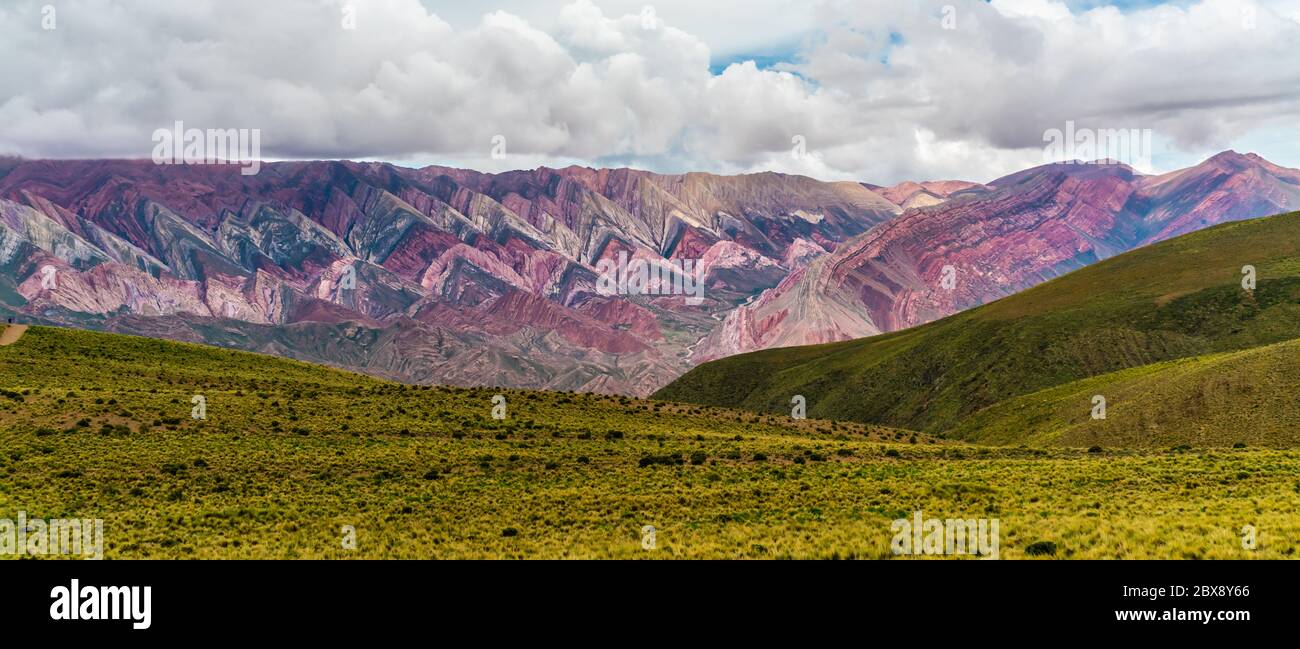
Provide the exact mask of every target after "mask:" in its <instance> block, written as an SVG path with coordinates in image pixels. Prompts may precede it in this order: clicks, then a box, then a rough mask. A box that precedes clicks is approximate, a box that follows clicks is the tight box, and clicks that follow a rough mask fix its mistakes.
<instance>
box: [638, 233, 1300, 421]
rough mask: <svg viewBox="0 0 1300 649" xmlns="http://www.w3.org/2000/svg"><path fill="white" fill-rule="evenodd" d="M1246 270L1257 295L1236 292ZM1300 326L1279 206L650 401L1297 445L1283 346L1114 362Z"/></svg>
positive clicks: (714, 371)
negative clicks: (794, 407) (1103, 398)
mask: <svg viewBox="0 0 1300 649" xmlns="http://www.w3.org/2000/svg"><path fill="white" fill-rule="evenodd" d="M1247 265H1249V266H1253V267H1254V269H1255V273H1256V286H1255V289H1254V290H1246V289H1244V288H1243V286H1242V279H1243V274H1242V269H1243V267H1244V266H1247ZM1298 337H1300V218H1297V215H1296V214H1287V215H1281V216H1275V217H1269V218H1264V219H1256V220H1251V221H1241V222H1235V223H1229V224H1225V225H1220V226H1217V227H1213V228H1209V229H1206V230H1202V231H1199V232H1196V233H1193V234H1189V235H1186V236H1183V237H1179V238H1176V239H1172V240H1170V241H1166V242H1163V243H1159V244H1155V245H1152V246H1150V247H1147V248H1143V249H1140V250H1136V251H1133V252H1129V253H1127V254H1124V255H1120V256H1117V257H1114V258H1112V259H1109V260H1106V261H1103V262H1101V263H1098V264H1095V265H1093V266H1090V267H1087V268H1084V269H1082V270H1078V271H1076V272H1073V273H1070V274H1069V275H1065V276H1063V277H1060V278H1057V279H1055V280H1053V281H1050V282H1047V283H1044V284H1041V285H1039V286H1037V287H1034V288H1032V289H1029V290H1027V291H1024V292H1022V293H1019V294H1016V295H1013V296H1010V297H1007V298H1005V299H1002V300H999V301H997V302H993V303H990V304H987V305H984V306H981V307H979V308H976V309H971V310H969V311H966V312H963V313H959V314H957V315H954V316H951V317H948V318H945V319H943V320H939V321H936V322H933V323H930V324H928V325H924V326H921V327H916V328H913V329H909V330H905V331H900V332H896V333H892V334H887V335H882V336H875V337H872V338H865V339H861V340H854V341H848V342H843V343H834V344H829V345H818V346H810V347H797V348H784V349H771V350H765V351H761V352H756V353H751V354H744V355H740V356H734V357H731V358H725V359H721V360H718V361H714V362H712V363H707V364H705V365H702V366H700V367H697V368H695V369H694V370H692V371H691V372H689V373H688V374H686V375H685V376H683V377H682V378H680V379H678V380H677V381H675V382H674V383H672V384H671V385H669V386H667V387H666V388H664V389H663V390H661V391H660V392H659V393H658V394H656V395H655V396H656V398H661V399H670V400H675V401H684V402H694V403H703V404H711V405H719V406H722V405H725V406H731V407H739V408H746V409H752V410H756V411H768V412H781V411H782V408H783V404H786V403H788V402H789V400H790V398H791V395H795V394H801V395H804V397H805V398H806V399H807V401H808V412H809V415H810V416H818V417H828V418H838V419H847V420H854V421H860V422H872V423H878V424H882V425H892V426H898V427H903V428H912V429H917V430H925V431H928V432H931V433H937V434H952V435H956V436H960V437H963V438H966V439H975V440H984V441H998V442H1002V443H1020V442H1025V441H1034V442H1050V443H1064V444H1075V445H1088V444H1090V443H1091V442H1089V441H1088V440H1096V441H1097V442H1100V443H1103V444H1108V445H1125V446H1162V445H1166V444H1171V443H1192V444H1216V445H1217V444H1231V443H1235V442H1237V441H1246V442H1248V443H1262V444H1270V445H1280V446H1291V445H1295V444H1296V443H1298V442H1300V428H1295V427H1293V426H1290V425H1288V424H1289V422H1292V421H1294V419H1293V418H1292V415H1293V414H1294V413H1293V408H1292V407H1291V405H1290V404H1289V403H1288V402H1287V401H1286V400H1285V399H1272V398H1264V397H1263V395H1280V394H1286V393H1288V391H1289V392H1290V393H1291V394H1294V386H1295V385H1296V384H1297V383H1300V380H1298V378H1297V376H1296V375H1295V374H1294V373H1293V372H1292V371H1291V370H1292V369H1294V368H1293V366H1292V365H1290V364H1289V363H1287V362H1286V361H1285V360H1284V359H1283V358H1281V357H1280V356H1276V355H1277V354H1279V353H1281V352H1280V351H1279V349H1280V348H1275V349H1274V350H1273V351H1271V352H1270V351H1261V355H1254V356H1248V357H1247V358H1245V359H1243V358H1240V357H1218V356H1209V357H1207V358H1200V359H1196V360H1195V361H1189V362H1188V363H1183V364H1172V365H1155V366H1151V367H1146V368H1145V369H1142V370H1140V371H1131V372H1122V370H1129V369H1130V368H1139V367H1143V366H1149V365H1152V364H1154V363H1160V362H1162V361H1168V360H1173V359H1190V358H1193V357H1198V356H1207V355H1214V354H1220V353H1224V352H1234V351H1241V350H1248V349H1252V348H1257V347H1262V346H1266V345H1271V344H1274V343H1279V342H1283V341H1288V340H1292V339H1295V338H1298ZM1270 359H1271V360H1270ZM1251 363H1261V364H1262V365H1261V366H1260V369H1259V371H1256V370H1255V369H1250V368H1249V367H1247V366H1249V365H1250V364H1251ZM1211 367H1218V368H1219V369H1218V370H1211V369H1208V368H1211ZM1265 369H1266V370H1267V371H1265ZM1166 370H1167V371H1169V372H1170V374H1169V376H1168V377H1165V376H1163V375H1161V374H1160V372H1163V371H1166ZM1222 371H1231V372H1232V373H1231V374H1230V375H1224V374H1222ZM1089 377H1095V378H1093V379H1092V380H1090V381H1086V382H1080V383H1077V384H1076V383H1074V382H1076V381H1080V379H1087V378H1089ZM1051 388H1056V389H1055V390H1051V391H1050V392H1047V393H1041V394H1035V393H1040V391H1044V390H1049V389H1051ZM1098 394H1100V395H1109V396H1108V405H1109V407H1110V408H1109V412H1108V416H1107V419H1106V420H1104V422H1099V421H1097V420H1093V419H1092V418H1091V407H1092V405H1091V397H1092V396H1094V395H1098ZM1024 395H1032V396H1024ZM1022 396H1023V398H1017V397H1022ZM1240 399H1244V400H1245V401H1242V400H1240ZM1221 400H1226V401H1222V402H1221ZM1245 403H1249V404H1250V406H1249V407H1246V406H1245V405H1244V404H1245ZM994 404H1000V405H999V407H998V408H996V409H993V410H991V411H988V412H984V413H982V414H981V415H979V416H978V417H975V418H972V416H973V415H976V413H980V412H981V411H982V410H984V409H986V408H989V407H990V406H993V405H994ZM1224 408H1227V410H1225V409H1224ZM1248 411H1249V412H1248ZM1085 420H1086V421H1085ZM1098 424H1103V425H1098Z"/></svg>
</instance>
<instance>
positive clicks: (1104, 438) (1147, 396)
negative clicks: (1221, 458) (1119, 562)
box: [948, 340, 1300, 448]
mask: <svg viewBox="0 0 1300 649" xmlns="http://www.w3.org/2000/svg"><path fill="white" fill-rule="evenodd" d="M1297 393H1300V340H1288V341H1285V342H1280V343H1274V344H1272V345H1264V346H1261V347H1252V348H1250V349H1244V350H1241V351H1236V352H1225V353H1222V354H1210V355H1205V356H1194V357H1191V358H1182V359H1178V360H1173V361H1165V362H1162V363H1153V364H1151V365H1143V366H1140V367H1134V368H1130V369H1126V370H1120V371H1118V372H1111V373H1109V374H1102V375H1100V376H1094V377H1090V378H1086V379H1080V380H1078V381H1072V382H1070V383H1066V384H1064V385H1060V386H1056V387H1052V388H1048V389H1046V390H1042V391H1039V392H1034V393H1032V394H1026V395H1023V396H1019V397H1015V398H1013V399H1007V400H1006V401H1002V402H999V403H996V404H994V405H992V406H989V407H988V408H985V409H983V410H981V411H979V412H977V413H975V414H974V415H972V416H970V417H967V418H966V419H963V420H962V421H961V423H960V424H958V425H957V426H956V427H955V428H953V429H952V430H950V431H948V432H949V434H950V435H952V436H953V437H957V438H960V439H965V440H969V441H973V442H978V443H981V444H1030V445H1034V446H1042V445H1049V444H1056V445H1063V446H1074V447H1086V446H1093V445H1102V446H1106V447H1111V446H1119V447H1141V446H1154V447H1161V448H1168V447H1170V446H1176V445H1179V444H1187V445H1193V446H1230V445H1233V444H1237V443H1242V444H1246V445H1249V446H1271V447H1293V446H1295V445H1296V444H1298V443H1300V431H1297V430H1296V422H1297V421H1300V400H1297V399H1296V398H1295V395H1296V394H1297ZM1096 396H1102V397H1103V398H1105V400H1106V416H1105V418H1104V419H1094V418H1093V398H1094V397H1096Z"/></svg>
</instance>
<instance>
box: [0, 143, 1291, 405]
mask: <svg viewBox="0 0 1300 649" xmlns="http://www.w3.org/2000/svg"><path fill="white" fill-rule="evenodd" d="M1297 206H1300V171H1296V170H1291V169H1285V168H1281V167H1278V166H1276V165H1273V164H1271V163H1269V162H1267V161H1266V160H1263V159H1262V158H1260V157H1258V156H1255V155H1253V154H1249V155H1241V154H1237V153H1233V152H1225V153H1223V154H1219V155H1217V156H1215V157H1213V158H1211V159H1209V160H1207V161H1206V162H1204V163H1202V164H1200V165H1197V166H1195V167H1192V168H1189V169H1185V170H1182V171H1178V172H1174V173H1170V174H1164V175H1159V176H1144V175H1141V174H1138V173H1136V172H1134V171H1133V170H1132V169H1130V168H1128V167H1126V166H1122V165H1115V164H1055V165H1047V166H1042V167H1037V168H1034V169H1029V170H1026V171H1023V172H1020V173H1017V174H1013V175H1011V176H1007V177H1004V178H1001V179H998V180H995V181H993V182H990V183H987V184H977V183H970V182H963V181H938V182H905V183H901V184H898V185H894V186H892V187H880V186H875V185H870V184H867V183H854V182H821V181H817V180H813V179H811V178H806V177H801V176H789V175H781V174H775V173H760V174H751V175H742V176H717V175H710V174H702V173H688V174H683V175H662V174H653V173H648V172H643V171H636V170H630V169H613V170H610V169H602V170H593V169H587V168H581V167H570V168H566V169H548V168H539V169H536V170H532V171H514V172H507V173H499V174H487V173H479V172H474V171H467V170H459V169H451V168H446V167H425V168H420V169H409V168H404V167H399V166H395V165H391V164H385V163H360V162H277V163H269V164H264V165H263V166H262V168H261V172H260V173H258V174H256V175H253V176H245V175H241V174H240V171H239V167H237V166H233V165H193V166H191V165H154V164H152V163H151V162H148V161H126V160H89V161H79V160H69V161H49V160H23V159H5V160H0V311H4V312H6V313H7V314H9V315H11V316H17V317H20V318H22V319H24V320H26V321H32V322H38V323H48V324H65V325H72V326H78V327H84V328H92V329H100V330H106V331H113V332H122V333H133V334H141V335H148V336H153V337H162V338H170V339H176V340H185V341H192V342H205V343H209V344H217V345H222V346H226V347H232V348H238V349H244V350H249V351H259V352H266V353H273V354H278V355H282V356H288V357H292V358H298V359H301V360H307V361H312V362H318V363H324V364H329V365H333V366H336V367H342V368H347V369H352V370H357V371H362V372H366V373H369V374H373V375H377V376H381V377H385V378H392V379H398V380H402V381H407V382H413V383H447V384H457V385H468V386H481V385H488V386H493V385H495V386H509V387H523V388H543V389H552V390H578V391H591V392H605V393H623V394H631V395H639V396H640V395H647V394H650V393H652V392H653V391H655V390H656V389H658V388H660V387H662V386H664V385H665V384H667V383H668V382H670V381H671V380H673V379H674V378H676V377H678V376H680V375H681V374H683V373H684V372H686V371H687V370H689V369H690V368H691V367H692V366H694V365H696V364H698V363H700V362H702V361H707V360H710V359H714V358H719V357H723V356H727V355H731V354H735V353H738V352H745V351H750V350H755V349H763V348H769V347H778V346H787V345H797V344H804V343H817V342H830V341H836V340H846V339H850V338H856V337H861V336H868V335H873V334H877V333H881V332H888V331H895V330H898V329H903V328H907V327H912V326H915V325H918V324H921V323H924V322H928V321H931V320H935V319H938V318H941V317H944V316H947V315H950V314H952V313H955V312H958V311H961V310H963V309H968V308H970V307H974V306H978V305H980V304H983V303H985V302H988V301H991V300H994V299H997V298H999V297H1002V296H1005V295H1008V294H1011V293H1014V292H1016V291H1020V290H1023V289H1025V288H1027V287H1029V286H1032V285H1034V284H1037V283H1040V282H1042V281H1044V280H1048V279H1051V278H1053V277H1056V276H1058V275H1061V274H1063V273H1065V272H1068V271H1071V270H1074V269H1077V268H1080V267H1083V266H1086V265H1088V264H1092V263H1094V262H1096V261H1099V260H1102V259H1105V258H1108V257H1111V256H1114V255H1116V254H1119V253H1121V252H1124V251H1126V250H1130V249H1133V248H1136V247H1140V246H1144V245H1147V244H1150V243H1152V242H1155V241H1160V240H1163V239H1167V238H1170V237H1173V236H1177V235H1179V234H1182V233H1186V232H1190V231H1194V230H1197V229H1200V228H1203V227H1206V226H1211V225H1215V224H1218V223H1223V222H1227V221H1235V220H1241V219H1247V218H1252V217H1257V216H1264V215H1268V214H1274V213H1278V212H1283V211H1287V210H1289V209H1295V208H1296V207H1297ZM619 257H626V258H630V259H634V260H642V261H644V262H646V263H649V264H659V265H663V264H666V263H668V262H671V261H674V260H693V261H695V262H696V263H697V266H698V268H699V273H700V277H701V278H702V280H703V282H704V284H705V289H706V290H705V293H704V295H705V300H704V302H703V303H702V304H699V305H695V304H690V303H688V301H687V300H686V299H685V298H684V297H683V296H681V295H609V294H606V292H603V291H600V290H598V284H599V276H598V272H597V265H598V264H599V263H600V262H601V261H602V260H613V259H616V258H619Z"/></svg>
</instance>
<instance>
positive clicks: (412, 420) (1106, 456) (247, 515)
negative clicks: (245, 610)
mask: <svg viewBox="0 0 1300 649" xmlns="http://www.w3.org/2000/svg"><path fill="white" fill-rule="evenodd" d="M497 393H498V391H495V390H468V389H456V388H438V387H417V386H405V385H399V384H394V383H389V382H385V381H381V380H377V379H373V378H368V377H363V376H358V375H353V374H348V373H345V372H341V371H336V370H332V369H327V368H322V367H316V366H312V365H308V364H305V363H299V362H295V361H289V360H284V359H280V358H274V357H269V356H260V355H256V354H247V353H242V352H232V351H227V350H222V349H217V348H211V347H202V346H197V345H188V344H181V343H173V342H167V341H159V340H151V339H145V338H134V337H128V336H119V335H112V334H100V333H93V332H86V331H75V330H67V329H56V328H48V327H32V328H31V329H29V330H28V331H27V332H26V333H25V334H24V335H23V336H22V338H21V339H20V340H18V341H17V342H16V343H14V344H12V345H8V346H4V347H0V518H9V519H14V518H15V517H16V516H17V513H18V512H19V511H23V512H25V513H26V515H27V517H28V518H29V519H33V518H41V519H53V518H100V519H103V520H104V536H105V548H104V552H105V556H106V557H109V558H187V557H194V558H538V557H549V558H566V557H567V558H572V557H590V558H603V557H617V558H650V559H654V558H686V557H689V558H704V557H712V558H732V557H752V558H776V557H795V558H832V557H841V558H844V557H858V558H888V557H892V556H894V555H892V554H891V552H890V547H889V546H890V541H891V539H892V535H893V532H892V530H891V527H890V524H891V522H892V521H893V520H894V519H897V518H902V517H907V516H909V515H910V514H911V513H912V512H914V511H917V510H921V511H923V512H924V513H925V515H926V516H927V517H939V518H943V517H961V518H985V517H991V518H998V519H1000V521H1001V530H1002V531H1001V556H1002V557H1004V558H1021V557H1028V556H1030V553H1029V552H1028V549H1029V548H1030V547H1031V546H1033V547H1038V548H1041V547H1046V545H1045V544H1046V543H1047V542H1050V543H1052V544H1055V545H1054V547H1055V548H1056V550H1055V554H1046V555H1044V554H1039V555H1036V556H1040V557H1048V556H1055V557H1057V558H1247V557H1259V558H1287V557H1293V556H1295V545H1296V543H1297V542H1300V529H1298V526H1297V521H1296V518H1295V516H1294V504H1295V499H1296V497H1297V494H1298V493H1300V481H1297V479H1296V476H1297V475H1300V452H1297V451H1292V450H1263V449H1255V448H1247V449H1233V450H1224V451H1205V450H1187V451H1182V450H1179V451H1175V450H1171V449H1161V450H1159V451H1132V450H1106V451H1105V452H1102V453H1090V452H1086V451H1083V450H1080V449H1059V448H1058V449H1050V450H1048V449H1027V448H976V447H972V446H969V445H966V444H958V443H943V444H936V443H933V440H932V439H931V438H929V437H927V436H925V435H923V434H915V433H911V432H907V431H898V430H890V429H885V428H879V427H869V426H861V425H857V424H844V423H833V422H829V421H814V420H805V421H794V420H791V419H789V418H788V417H771V416H761V415H755V414H750V413H740V412H735V411H729V410H724V409H716V408H708V407H699V406H689V405H681V404H672V403H663V402H654V401H644V400H636V399H623V398H617V397H601V396H593V395H573V394H564V393H544V392H526V391H500V394H503V395H505V397H506V399H507V418H506V419H505V420H502V421H497V420H494V419H492V417H491V415H490V412H491V408H492V401H491V400H492V397H493V396H494V395H495V394H497ZM196 395H201V396H203V397H204V398H205V399H206V419H202V420H196V419H193V418H192V417H191V414H192V409H193V408H194V405H193V403H192V399H193V397H194V396H196ZM1119 407H1120V406H1118V405H1117V406H1116V408H1117V409H1118V408H1119ZM1245 524H1251V525H1254V526H1257V527H1258V529H1259V534H1260V536H1259V546H1258V549H1256V550H1253V551H1247V550H1244V549H1243V548H1242V547H1241V542H1240V538H1239V534H1240V532H1239V530H1240V529H1241V526H1242V525H1245ZM646 525H653V526H654V527H655V528H656V530H657V531H656V546H655V548H654V549H645V548H644V547H643V546H642V538H643V537H642V531H641V530H642V528H643V526H646ZM344 526H352V527H353V528H354V529H355V532H356V546H355V549H345V548H344V547H343V544H342V540H343V528H344ZM1040 542H1042V543H1040ZM1035 543H1037V544H1038V545H1037V546H1034V545H1033V544H1035ZM4 558H13V555H0V559H4Z"/></svg>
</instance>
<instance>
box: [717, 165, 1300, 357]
mask: <svg viewBox="0 0 1300 649" xmlns="http://www.w3.org/2000/svg"><path fill="white" fill-rule="evenodd" d="M913 185H915V183H913ZM982 189H983V190H987V191H971V190H970V189H969V188H968V189H967V191H959V192H957V193H955V194H953V195H952V197H951V198H948V199H947V200H945V201H944V202H943V203H941V204H935V205H933V206H928V207H920V208H917V209H909V210H907V211H906V212H905V213H904V214H903V215H902V216H900V217H899V218H897V219H894V220H891V221H890V222H888V223H885V224H882V225H880V226H878V227H876V228H873V229H872V230H871V231H869V232H867V233H866V234H864V235H861V236H859V237H857V238H856V239H854V240H852V241H850V242H848V243H846V244H844V245H843V246H840V247H839V248H838V249H836V250H835V251H834V253H833V254H831V255H827V256H825V257H821V258H818V259H816V260H814V261H813V262H812V263H810V264H809V265H808V267H807V270H806V271H805V272H803V273H799V274H793V273H792V274H791V275H790V276H787V277H786V278H785V279H784V280H783V281H782V282H781V284H780V285H778V286H777V287H776V288H774V289H770V290H768V291H765V292H764V293H763V294H762V295H760V296H759V297H758V298H757V299H756V300H754V301H753V302H752V303H750V304H748V305H745V306H743V307H741V308H738V309H736V310H734V311H732V312H730V313H728V314H727V319H726V321H725V322H724V324H723V326H721V327H719V328H717V329H715V330H714V331H713V332H712V333H711V334H710V335H709V336H708V337H707V338H706V339H705V340H704V341H703V342H702V343H701V344H700V345H698V346H697V347H696V348H695V349H694V351H693V356H692V357H693V359H694V360H696V361H700V362H702V361H706V360H710V359H713V358H720V357H723V356H728V355H731V354H735V353H740V352H744V351H751V350H756V349H765V348H769V347H780V346H790V345H799V344H815V343H822V342H832V341H837V340H849V339H852V338H859V337H862V336H868V335H874V334H877V333H882V332H889V331H897V330H899V329H905V328H907V327H912V326H915V325H918V324H922V323H925V322H930V321H932V320H935V319H938V318H941V317H944V316H947V315H950V314H952V313H956V312H958V311H961V310H963V309H968V308H971V307H973V306H978V305H980V304H984V303H986V302H989V301H992V300H995V299H997V298H1000V297H1004V296H1006V295H1010V294H1012V293H1014V292H1016V291H1019V290H1023V289H1025V288H1028V287H1030V286H1033V285H1035V284H1038V283H1040V282H1043V281H1045V280H1048V279H1051V278H1053V277H1056V276H1059V275H1061V274H1063V273H1066V272H1069V271H1072V270H1075V269H1077V268H1081V267H1083V266H1086V265H1088V264H1091V263H1095V262H1096V261H1098V260H1101V259H1106V258H1108V257H1111V256H1114V255H1116V254H1119V253H1121V252H1124V251H1127V250H1132V249H1134V248H1138V247H1141V246H1144V245H1149V244H1150V243H1153V242H1155V241H1160V240H1163V239H1166V238H1169V237H1171V236H1175V235H1178V234H1184V233H1187V232H1191V231H1194V230H1197V229H1200V228H1203V227H1207V226H1210V225H1214V224H1217V223H1224V222H1228V221H1234V220H1240V219H1244V218H1254V217H1260V216H1268V215H1272V214H1278V213H1281V212H1287V211H1291V210H1294V209H1296V208H1297V207H1300V171H1296V170H1291V169H1284V168H1282V167H1278V166H1276V165H1272V164H1271V163H1268V162H1267V161H1266V160H1264V159H1262V158H1260V157H1259V156H1256V155H1254V154H1249V155H1241V154H1237V153H1235V152H1225V153H1222V154H1219V155H1217V156H1214V157H1213V158H1210V159H1209V160H1207V161H1205V162H1204V163H1202V164H1200V165H1197V166H1196V167H1192V168H1190V169H1184V170H1182V171H1178V172H1175V173H1172V174H1166V175H1163V176H1141V175H1138V174H1136V173H1134V172H1133V170H1132V169H1130V168H1128V167H1126V166H1123V165H1115V164H1105V165H1099V164H1053V165H1046V166H1042V167H1036V168H1033V169H1028V170H1025V171H1022V172H1019V173H1016V174H1012V175H1010V176H1006V177H1004V178H1000V179H998V180H995V181H993V182H992V183H990V184H989V185H988V187H985V188H982ZM910 190H911V191H919V190H920V186H919V185H915V186H914V187H911V188H910ZM881 191H882V193H883V194H884V195H886V196H894V197H895V198H896V199H900V200H902V199H903V197H904V196H907V194H906V193H905V192H904V193H902V194H899V193H897V191H898V188H889V189H885V190H881Z"/></svg>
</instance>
